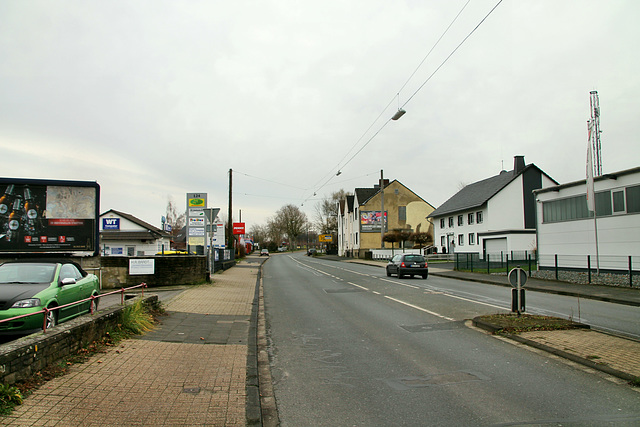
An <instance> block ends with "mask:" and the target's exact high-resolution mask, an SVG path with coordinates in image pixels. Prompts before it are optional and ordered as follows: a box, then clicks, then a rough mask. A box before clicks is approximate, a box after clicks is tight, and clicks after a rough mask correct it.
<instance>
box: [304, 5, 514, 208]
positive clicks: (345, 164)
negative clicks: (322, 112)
mask: <svg viewBox="0 0 640 427" xmlns="http://www.w3.org/2000/svg"><path fill="white" fill-rule="evenodd" d="M470 1H471V0H467V2H466V3H465V4H464V5H463V6H462V8H461V9H460V11H459V12H458V13H457V14H456V16H455V17H454V18H453V20H452V21H451V23H450V24H449V25H448V26H447V28H446V29H445V30H444V32H443V33H442V35H441V36H440V37H439V38H438V40H437V41H436V42H435V44H434V45H433V46H432V47H431V49H430V50H429V52H427V54H426V55H425V57H424V58H423V59H422V61H420V63H419V64H418V66H417V67H416V69H415V70H414V71H413V73H411V75H410V76H409V78H408V79H407V80H406V81H405V83H404V84H403V85H402V86H401V87H400V89H399V90H398V93H397V95H394V96H393V97H392V98H391V100H390V101H389V103H388V104H387V105H386V106H385V107H384V109H383V110H382V111H381V112H380V114H379V115H378V117H376V118H375V120H374V121H373V122H372V123H371V125H370V126H369V127H368V128H367V130H365V131H364V133H363V134H362V135H361V136H360V138H358V140H357V141H356V142H355V143H354V144H353V146H351V148H350V149H349V151H347V153H346V154H345V155H344V157H342V159H341V160H340V161H339V162H338V163H337V165H336V166H335V167H334V170H335V169H337V173H335V172H334V171H333V170H332V171H331V172H329V173H328V174H326V175H324V177H322V178H321V179H320V180H319V181H318V182H317V183H316V184H314V186H313V188H316V187H317V185H318V184H319V183H320V182H322V180H323V179H325V178H326V177H327V176H328V179H327V180H326V181H325V182H324V183H323V184H322V185H321V186H320V187H318V188H317V189H316V190H315V191H314V194H313V195H314V196H315V195H316V193H317V192H318V191H320V190H321V189H322V188H323V187H324V186H326V185H327V184H328V183H329V182H330V181H331V180H332V179H333V178H334V176H338V175H340V173H341V171H342V169H343V168H344V167H345V166H347V165H348V164H349V163H350V162H351V161H352V160H353V159H354V158H355V157H356V156H357V155H358V154H359V153H360V152H361V151H362V150H363V149H364V148H365V147H366V146H367V145H369V143H370V142H371V141H372V140H373V139H374V138H375V137H376V136H377V135H378V134H379V133H380V132H381V131H382V130H383V129H384V128H385V127H386V126H387V124H388V123H389V121H390V120H391V119H389V120H387V121H386V122H385V123H384V124H383V125H382V127H380V129H378V130H377V131H376V133H374V134H373V136H372V137H371V138H369V139H368V140H367V141H366V142H365V143H364V145H363V146H362V147H360V149H359V150H358V151H356V152H355V153H354V154H353V156H351V157H350V158H349V160H347V161H346V162H345V163H342V162H343V161H344V159H346V158H347V156H348V155H349V153H351V151H353V149H354V148H355V147H356V146H357V145H358V143H360V141H361V140H362V138H364V136H365V135H366V134H367V133H368V132H369V131H370V130H371V128H372V127H373V126H374V125H375V124H376V122H377V121H378V120H379V119H380V117H382V115H383V114H384V112H385V111H386V110H387V109H388V108H389V106H390V105H391V103H393V101H394V99H395V98H396V96H397V97H398V99H399V95H400V92H401V91H402V90H403V89H404V88H405V87H406V86H407V84H408V83H409V81H411V79H412V78H413V76H414V75H415V74H416V73H417V72H418V70H419V69H420V67H422V65H423V64H424V62H425V61H426V60H427V58H428V57H429V56H430V55H431V53H432V52H433V50H434V49H435V48H436V47H437V46H438V44H439V43H440V41H441V40H442V39H443V38H444V36H445V35H446V34H447V33H448V32H449V29H450V28H451V27H452V26H453V24H454V23H455V22H456V21H457V20H458V18H459V17H460V15H461V14H462V12H463V11H464V10H465V8H466V7H467V5H468V4H469V3H470ZM500 3H502V0H500V1H499V2H498V3H497V4H496V5H495V6H494V7H493V9H491V11H489V13H488V14H487V15H486V16H485V17H484V18H483V19H482V20H481V21H480V23H479V24H478V25H476V27H475V28H474V29H473V30H472V31H471V32H470V33H469V34H468V35H467V36H466V37H465V38H464V39H463V40H462V42H461V43H460V44H459V45H458V46H457V47H456V48H455V49H454V50H453V51H452V52H451V53H450V54H449V56H447V58H446V59H445V60H444V61H443V62H442V63H441V64H440V65H439V66H438V68H436V70H435V71H434V72H433V73H431V75H430V76H429V77H428V78H427V80H426V81H425V82H424V83H422V85H420V87H419V88H418V89H417V90H416V91H415V92H414V93H413V94H412V95H411V96H410V97H409V99H407V101H406V102H405V103H404V104H403V105H402V106H403V107H404V106H405V105H407V104H408V103H409V101H411V99H413V97H414V96H415V95H416V94H417V93H418V92H419V91H420V89H422V87H424V85H425V84H426V83H427V82H428V81H429V80H431V78H432V77H433V76H434V75H435V74H436V73H437V72H438V70H440V68H442V66H443V65H444V64H445V63H446V62H447V61H448V60H449V58H451V56H453V54H454V53H455V52H456V51H457V50H458V49H459V48H460V46H462V44H463V43H464V42H465V41H466V40H467V39H468V38H469V37H470V36H471V35H472V34H473V33H474V32H475V31H476V30H477V29H478V27H480V25H482V23H483V22H484V21H485V20H486V19H487V18H488V17H489V15H491V13H492V12H493V11H494V10H495V9H496V8H497V7H498V6H499V5H500ZM398 110H399V111H400V108H398ZM310 197H312V196H310ZM310 197H308V198H307V199H305V200H304V201H305V202H306V201H307V200H309V198H310ZM303 203H304V202H303Z"/></svg>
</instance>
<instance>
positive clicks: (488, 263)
mask: <svg viewBox="0 0 640 427" xmlns="http://www.w3.org/2000/svg"><path fill="white" fill-rule="evenodd" d="M487 274H491V261H489V254H487Z"/></svg>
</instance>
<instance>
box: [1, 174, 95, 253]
mask: <svg viewBox="0 0 640 427" xmlns="http://www.w3.org/2000/svg"><path fill="white" fill-rule="evenodd" d="M99 200H100V186H99V185H98V183H97V182H89V181H55V180H38V179H12V178H0V254H5V253H6V254H8V253H69V254H73V255H76V256H94V255H97V254H98V245H99V242H98V218H99V209H100V206H99Z"/></svg>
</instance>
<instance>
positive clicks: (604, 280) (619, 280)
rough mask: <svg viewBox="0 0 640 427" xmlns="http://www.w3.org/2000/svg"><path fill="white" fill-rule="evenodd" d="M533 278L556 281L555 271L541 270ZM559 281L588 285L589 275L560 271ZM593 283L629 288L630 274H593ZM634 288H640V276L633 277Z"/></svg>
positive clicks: (533, 273)
mask: <svg viewBox="0 0 640 427" xmlns="http://www.w3.org/2000/svg"><path fill="white" fill-rule="evenodd" d="M531 277H535V278H537V279H547V280H556V273H555V271H550V270H539V271H532V272H531ZM558 280H561V281H563V282H571V283H578V284H588V283H589V275H588V273H587V272H582V271H559V272H558ZM591 283H592V284H595V285H607V286H621V287H625V288H628V287H629V274H613V273H600V274H599V275H598V274H596V273H591ZM633 287H634V288H636V287H640V274H634V275H633Z"/></svg>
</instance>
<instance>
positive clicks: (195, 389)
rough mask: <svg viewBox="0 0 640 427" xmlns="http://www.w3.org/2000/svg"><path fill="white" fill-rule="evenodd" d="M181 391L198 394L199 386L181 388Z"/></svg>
mask: <svg viewBox="0 0 640 427" xmlns="http://www.w3.org/2000/svg"><path fill="white" fill-rule="evenodd" d="M182 392H183V393H190V394H198V393H200V387H189V388H183V389H182Z"/></svg>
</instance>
